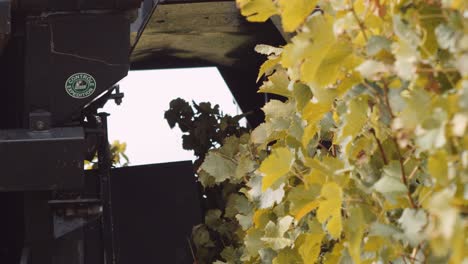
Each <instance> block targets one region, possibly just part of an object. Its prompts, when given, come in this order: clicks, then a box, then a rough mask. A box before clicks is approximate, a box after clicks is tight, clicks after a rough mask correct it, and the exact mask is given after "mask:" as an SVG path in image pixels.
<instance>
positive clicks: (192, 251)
mask: <svg viewBox="0 0 468 264" xmlns="http://www.w3.org/2000/svg"><path fill="white" fill-rule="evenodd" d="M187 242H188V244H189V247H190V253H192V258H193V264H198V261H197V257H196V256H195V252H194V250H193V247H192V242H191V241H190V238H188V237H187Z"/></svg>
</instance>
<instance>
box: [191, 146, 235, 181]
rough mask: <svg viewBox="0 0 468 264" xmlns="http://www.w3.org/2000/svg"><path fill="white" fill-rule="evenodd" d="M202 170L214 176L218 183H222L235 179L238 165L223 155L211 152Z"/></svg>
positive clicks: (201, 167)
mask: <svg viewBox="0 0 468 264" xmlns="http://www.w3.org/2000/svg"><path fill="white" fill-rule="evenodd" d="M200 169H201V170H203V171H206V172H207V173H209V174H210V175H211V176H213V177H214V179H215V182H216V183H220V182H223V181H225V180H226V179H229V178H234V177H235V173H236V164H235V163H234V162H233V161H232V160H230V159H227V158H226V157H225V156H224V155H222V154H221V153H219V152H216V151H210V152H209V153H208V155H207V156H206V157H205V161H204V162H203V164H202V165H201V166H200Z"/></svg>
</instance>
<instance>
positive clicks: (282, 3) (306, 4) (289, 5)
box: [278, 0, 317, 32]
mask: <svg viewBox="0 0 468 264" xmlns="http://www.w3.org/2000/svg"><path fill="white" fill-rule="evenodd" d="M278 4H279V7H280V10H281V17H282V22H283V29H284V31H286V32H292V31H294V30H296V28H297V27H298V26H299V25H301V24H302V23H304V21H305V20H306V18H307V17H308V16H309V15H310V14H311V13H312V11H313V10H314V9H315V6H316V4H317V0H279V1H278Z"/></svg>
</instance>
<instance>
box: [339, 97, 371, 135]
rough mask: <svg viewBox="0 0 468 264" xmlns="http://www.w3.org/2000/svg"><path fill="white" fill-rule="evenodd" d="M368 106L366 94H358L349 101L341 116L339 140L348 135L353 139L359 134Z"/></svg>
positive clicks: (365, 120)
mask: <svg viewBox="0 0 468 264" xmlns="http://www.w3.org/2000/svg"><path fill="white" fill-rule="evenodd" d="M368 107H369V106H368V103H367V97H366V96H358V97H356V98H354V99H352V100H351V101H350V102H349V104H348V111H347V112H346V115H345V116H344V118H343V121H344V122H343V126H342V128H341V129H340V131H339V133H338V139H337V140H338V141H339V142H340V141H343V140H344V139H345V138H346V137H348V136H351V139H354V138H356V136H358V135H359V133H360V132H361V130H362V129H363V127H364V125H365V124H366V122H367V119H368V117H367V108H368Z"/></svg>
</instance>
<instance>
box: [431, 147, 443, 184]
mask: <svg viewBox="0 0 468 264" xmlns="http://www.w3.org/2000/svg"><path fill="white" fill-rule="evenodd" d="M427 169H428V171H429V174H431V176H432V177H433V178H434V179H435V180H436V182H437V184H439V185H442V186H445V185H446V184H448V160H447V153H446V152H445V151H437V152H436V153H434V154H433V155H431V156H430V157H429V159H428V162H427Z"/></svg>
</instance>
